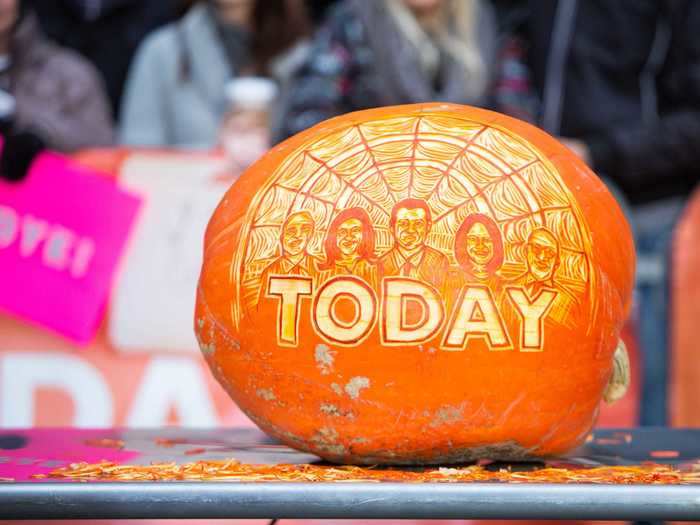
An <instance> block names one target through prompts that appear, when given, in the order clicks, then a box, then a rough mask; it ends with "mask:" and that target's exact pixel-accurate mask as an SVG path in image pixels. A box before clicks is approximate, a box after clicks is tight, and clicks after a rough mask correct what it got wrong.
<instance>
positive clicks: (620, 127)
mask: <svg viewBox="0 0 700 525" xmlns="http://www.w3.org/2000/svg"><path fill="white" fill-rule="evenodd" d="M565 4H566V5H569V6H574V9H573V12H569V13H567V12H566V9H559V8H560V7H562V6H564V5H565ZM568 15H570V16H568ZM527 29H528V32H527V33H528V37H527V38H528V40H529V42H530V60H529V63H530V66H531V70H532V74H533V81H534V84H535V86H536V87H537V90H538V92H539V94H540V96H541V100H542V108H541V109H542V111H541V115H540V121H539V123H540V124H541V125H542V126H543V127H544V128H545V129H546V130H547V131H550V132H551V133H552V134H555V135H558V136H563V137H571V138H578V139H582V140H583V141H584V142H586V143H587V145H588V147H589V149H590V152H591V157H592V163H593V167H594V169H595V170H596V171H597V172H598V173H599V174H602V175H605V176H607V177H609V178H611V179H612V180H613V181H615V182H616V183H618V185H620V186H621V187H622V189H623V190H624V192H625V193H626V194H627V196H628V198H629V199H630V200H631V201H632V202H633V203H643V202H648V201H652V200H656V199H660V198H663V197H668V196H673V195H681V194H687V193H689V192H690V191H691V190H692V188H693V187H694V186H695V184H696V182H697V180H698V175H699V174H700V170H698V165H700V35H699V34H698V32H699V31H700V2H697V1H693V0H687V1H668V0H663V1H662V0H615V1H608V0H578V1H576V0H573V1H569V2H566V3H564V2H561V3H558V2H556V1H554V0H535V1H531V2H530V11H529V21H528V26H527ZM558 104H560V106H559V107H558Z"/></svg>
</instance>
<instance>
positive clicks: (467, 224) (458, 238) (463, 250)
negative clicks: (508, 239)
mask: <svg viewBox="0 0 700 525" xmlns="http://www.w3.org/2000/svg"><path fill="white" fill-rule="evenodd" d="M477 222H478V223H479V224H482V225H483V226H484V228H486V231H487V232H488V233H489V237H491V242H493V257H492V258H491V260H490V261H489V262H488V263H487V264H486V271H487V272H488V273H490V274H492V273H494V272H495V271H496V270H498V269H499V268H500V267H501V265H502V264H503V239H502V238H501V231H500V230H499V229H498V226H497V225H496V223H495V222H494V220H493V219H492V218H491V217H489V216H488V215H483V214H481V213H473V214H471V215H468V216H467V218H466V219H465V220H464V222H463V223H462V225H461V226H460V227H459V230H457V234H456V235H455V259H457V262H458V263H459V265H460V266H461V267H462V269H463V270H464V271H465V272H467V273H471V266H472V260H471V258H470V257H469V254H468V253H467V235H468V234H469V230H471V228H472V226H474V224H476V223H477Z"/></svg>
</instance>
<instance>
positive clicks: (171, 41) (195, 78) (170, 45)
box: [120, 0, 309, 148]
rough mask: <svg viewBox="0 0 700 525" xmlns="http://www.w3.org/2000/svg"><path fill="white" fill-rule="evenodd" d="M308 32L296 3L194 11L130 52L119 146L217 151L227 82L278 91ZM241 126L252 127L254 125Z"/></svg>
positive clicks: (234, 0) (243, 3)
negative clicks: (248, 80) (271, 83)
mask: <svg viewBox="0 0 700 525" xmlns="http://www.w3.org/2000/svg"><path fill="white" fill-rule="evenodd" d="M308 27H309V23H308V19H307V17H306V14H305V10H304V5H303V3H302V2H301V0H257V1H254V0H207V1H202V2H198V3H196V4H195V5H194V6H193V7H192V8H191V9H190V10H189V12H188V13H187V14H186V15H185V17H184V18H183V19H182V20H181V21H180V22H177V23H173V24H170V25H168V26H166V27H164V28H162V29H160V30H158V31H156V32H155V33H154V34H153V35H151V36H149V37H148V38H147V39H146V40H145V41H144V43H143V44H142V46H141V47H140V49H139V51H138V52H137V55H136V58H135V59H134V64H133V66H132V69H131V71H130V73H129V78H128V81H127V88H126V93H125V99H124V102H123V107H122V111H121V122H120V141H121V142H122V143H124V144H129V145H140V146H178V147H190V148H197V147H199V148H211V147H214V146H216V145H219V144H220V143H221V142H222V140H221V138H220V131H221V129H222V121H223V119H224V116H225V115H226V114H227V113H228V110H229V101H228V99H227V96H226V86H227V84H228V83H229V81H231V80H232V79H234V78H237V77H241V76H263V77H272V78H274V79H276V80H277V81H278V82H279V83H280V84H282V85H284V84H285V82H286V80H285V79H286V78H288V77H289V75H291V71H292V70H293V69H294V67H295V64H296V63H299V62H300V61H301V55H302V54H303V46H302V45H301V44H300V42H301V40H302V38H303V37H304V36H305V35H306V34H307V32H308ZM270 113H271V114H275V113H276V112H270ZM245 120H246V119H243V118H239V119H238V120H237V122H238V123H240V122H243V121H245ZM247 121H249V122H251V123H252V124H251V125H252V126H258V125H259V124H257V122H259V119H256V118H251V119H247ZM270 125H271V126H275V123H274V122H273V123H271V124H270ZM228 128H230V126H228V127H227V129H228ZM237 131H238V132H240V133H243V132H244V131H245V130H240V129H237Z"/></svg>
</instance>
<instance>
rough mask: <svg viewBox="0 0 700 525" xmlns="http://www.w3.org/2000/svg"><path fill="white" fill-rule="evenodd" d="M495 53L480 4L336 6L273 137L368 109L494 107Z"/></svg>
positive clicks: (384, 1) (486, 11) (425, 0)
mask: <svg viewBox="0 0 700 525" xmlns="http://www.w3.org/2000/svg"><path fill="white" fill-rule="evenodd" d="M500 48H501V38H500V33H499V28H498V26H497V21H496V17H495V13H494V10H493V8H492V6H491V4H490V3H488V2H485V1H480V0H376V1H372V2H367V1H364V0H347V1H345V2H340V3H339V4H337V5H335V6H333V7H332V8H331V10H330V12H329V14H328V17H327V19H326V21H325V24H324V25H323V26H322V27H321V28H320V29H319V31H318V33H317V35H316V37H315V39H314V42H313V45H312V51H311V52H310V54H309V56H308V58H307V60H306V61H305V63H304V65H303V67H302V68H301V69H300V70H299V72H298V74H297V75H296V76H295V78H294V81H293V83H292V85H291V87H290V91H289V97H288V100H287V106H286V108H285V110H286V115H285V118H284V122H285V126H284V128H283V129H282V130H281V131H282V133H281V135H280V136H279V137H278V138H284V137H287V136H290V135H293V134H294V133H297V132H299V131H301V130H303V129H306V128H308V127H310V126H312V125H314V124H316V123H318V122H320V121H322V120H325V119H327V118H330V117H332V116H335V115H339V114H341V113H345V112H348V111H355V110H360V109H366V108H370V107H374V106H382V105H393V104H408V103H416V102H429V101H444V102H455V103H461V104H471V105H475V106H482V107H494V106H497V101H496V97H495V96H494V88H495V86H496V84H497V81H498V78H499V69H500V68H499V60H498V59H497V57H498V55H499V54H500ZM512 70H513V69H512V68H511V71H512ZM526 98H527V94H525V96H524V97H523V101H524V102H523V104H528V103H529V102H527V101H525V99H526Z"/></svg>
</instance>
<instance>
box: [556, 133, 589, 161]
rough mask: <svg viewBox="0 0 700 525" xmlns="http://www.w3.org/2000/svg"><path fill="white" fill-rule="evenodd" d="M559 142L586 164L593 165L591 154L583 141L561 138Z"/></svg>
mask: <svg viewBox="0 0 700 525" xmlns="http://www.w3.org/2000/svg"><path fill="white" fill-rule="evenodd" d="M559 142H561V143H562V144H564V146H566V147H567V148H569V149H570V150H571V151H573V152H574V153H575V154H576V155H577V156H578V157H579V158H580V159H581V160H583V162H585V163H586V164H590V163H591V152H590V150H589V149H588V146H587V145H586V143H585V142H583V141H582V140H578V139H569V138H566V137H559Z"/></svg>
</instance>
